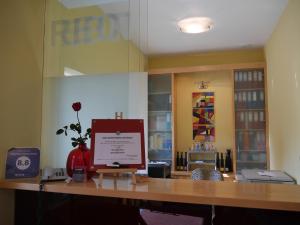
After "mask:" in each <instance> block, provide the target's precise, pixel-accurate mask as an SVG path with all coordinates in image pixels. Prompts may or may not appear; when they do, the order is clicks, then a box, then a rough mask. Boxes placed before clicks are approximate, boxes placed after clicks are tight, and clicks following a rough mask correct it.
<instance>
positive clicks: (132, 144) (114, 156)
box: [94, 133, 142, 165]
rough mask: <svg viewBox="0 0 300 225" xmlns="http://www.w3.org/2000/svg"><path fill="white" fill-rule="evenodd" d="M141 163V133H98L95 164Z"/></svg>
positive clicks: (96, 135) (96, 136)
mask: <svg viewBox="0 0 300 225" xmlns="http://www.w3.org/2000/svg"><path fill="white" fill-rule="evenodd" d="M114 162H118V163H119V164H123V165H127V164H141V163H142V156H141V134H140V133H96V134H95V152H94V165H108V164H112V163H114Z"/></svg>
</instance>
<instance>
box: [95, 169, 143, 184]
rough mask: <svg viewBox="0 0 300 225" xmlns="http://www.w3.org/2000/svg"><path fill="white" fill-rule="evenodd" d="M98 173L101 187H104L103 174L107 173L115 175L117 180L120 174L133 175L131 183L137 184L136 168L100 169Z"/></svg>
mask: <svg viewBox="0 0 300 225" xmlns="http://www.w3.org/2000/svg"><path fill="white" fill-rule="evenodd" d="M96 172H97V173H99V185H100V186H102V182H103V174H106V173H110V174H111V173H113V174H114V179H116V177H118V176H119V174H120V173H131V183H132V184H134V185H135V184H136V177H135V173H136V172H137V169H136V168H120V169H118V168H117V169H116V168H114V169H98V170H97V171H96Z"/></svg>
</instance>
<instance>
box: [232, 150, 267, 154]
mask: <svg viewBox="0 0 300 225" xmlns="http://www.w3.org/2000/svg"><path fill="white" fill-rule="evenodd" d="M239 152H250V153H252V152H253V153H266V151H265V150H237V153H239Z"/></svg>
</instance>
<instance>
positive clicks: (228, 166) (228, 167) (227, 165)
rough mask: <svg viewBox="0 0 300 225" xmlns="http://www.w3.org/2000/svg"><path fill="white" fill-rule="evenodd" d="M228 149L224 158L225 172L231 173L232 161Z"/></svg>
mask: <svg viewBox="0 0 300 225" xmlns="http://www.w3.org/2000/svg"><path fill="white" fill-rule="evenodd" d="M230 152H231V150H230V149H227V150H226V156H225V172H231V171H232V160H231V156H230Z"/></svg>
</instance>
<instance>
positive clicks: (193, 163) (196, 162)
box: [188, 161, 215, 166]
mask: <svg viewBox="0 0 300 225" xmlns="http://www.w3.org/2000/svg"><path fill="white" fill-rule="evenodd" d="M188 164H190V165H199V164H200V165H210V166H214V165H215V163H213V162H203V161H201V162H200V161H195V162H192V161H190V162H188Z"/></svg>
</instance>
